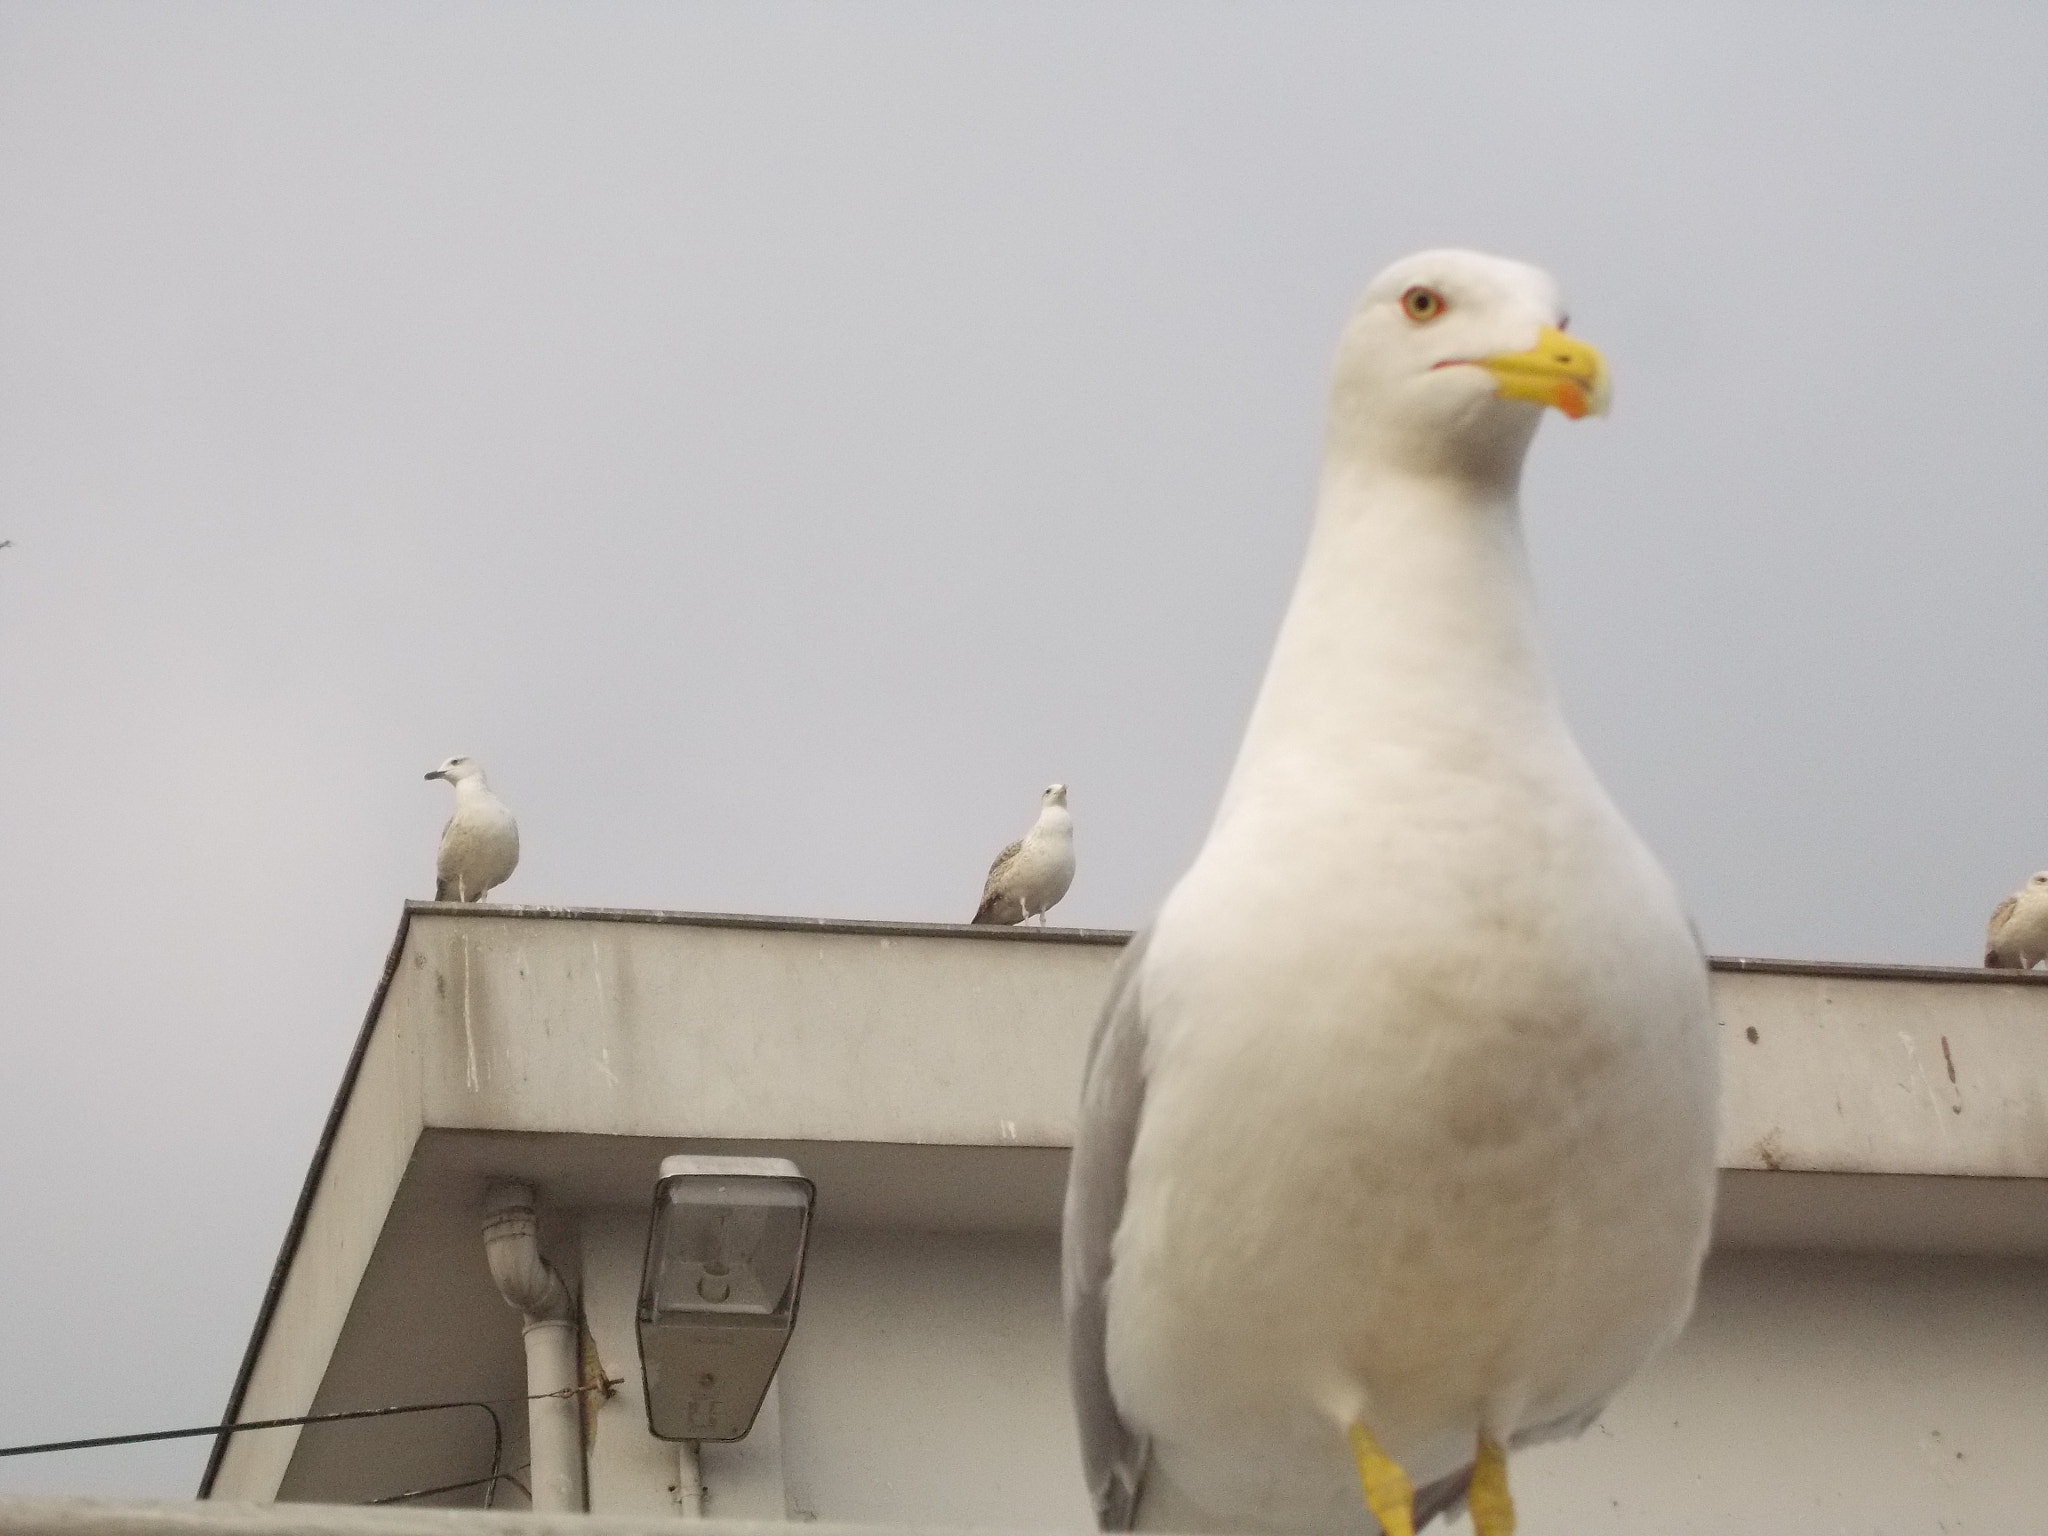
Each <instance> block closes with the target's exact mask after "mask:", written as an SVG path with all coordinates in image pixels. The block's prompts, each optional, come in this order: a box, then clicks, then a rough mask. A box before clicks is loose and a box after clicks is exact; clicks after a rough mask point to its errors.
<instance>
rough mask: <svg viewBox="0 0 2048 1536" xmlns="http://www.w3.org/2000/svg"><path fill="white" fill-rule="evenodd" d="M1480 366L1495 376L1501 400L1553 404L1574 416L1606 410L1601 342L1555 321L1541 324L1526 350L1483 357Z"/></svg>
mask: <svg viewBox="0 0 2048 1536" xmlns="http://www.w3.org/2000/svg"><path fill="white" fill-rule="evenodd" d="M1479 366H1480V367H1482V368H1484V369H1485V370H1486V371H1487V372H1488V373H1490V374H1492V375H1493V376H1494V378H1495V380H1496V381H1497V382H1496V384H1495V387H1494V393H1495V394H1497V395H1499V396H1500V397H1501V398H1502V399H1503V400H1531V401H1534V402H1535V403H1536V404H1537V405H1554V406H1556V407H1557V408H1558V409H1559V410H1560V411H1563V412H1564V413H1565V415H1567V416H1569V417H1571V419H1572V420H1574V421H1577V420H1578V419H1579V418H1580V417H1581V416H1600V415H1604V414H1605V413H1606V411H1607V397H1608V385H1607V360H1606V359H1605V358H1604V357H1602V356H1601V355H1600V349H1599V348H1598V347H1596V346H1593V345H1592V344H1591V343H1589V342H1584V341H1580V340H1579V339H1578V338H1577V337H1576V336H1567V335H1565V333H1564V332H1563V331H1560V330H1559V329H1558V328H1557V327H1556V326H1554V325H1546V326H1545V327H1543V329H1542V331H1541V332H1540V333H1539V334H1538V335H1537V337H1536V345H1535V346H1533V347H1531V348H1530V349H1529V350H1528V351H1526V352H1499V353H1496V354H1495V355H1494V356H1492V357H1482V358H1481V359H1480V360H1479Z"/></svg>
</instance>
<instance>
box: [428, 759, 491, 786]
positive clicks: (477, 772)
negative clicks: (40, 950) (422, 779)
mask: <svg viewBox="0 0 2048 1536" xmlns="http://www.w3.org/2000/svg"><path fill="white" fill-rule="evenodd" d="M483 776H484V771H483V769H482V768H481V767H479V766H478V765H477V764H476V762H475V761H474V760H472V759H470V758H467V757H451V758H449V759H448V761H447V762H445V763H443V764H442V765H441V766H440V767H438V768H436V769H435V770H434V771H433V772H432V773H430V774H428V775H427V777H428V778H430V779H446V780H447V781H448V782H449V783H450V784H460V783H461V782H462V781H463V780H464V779H480V778H482V777H483Z"/></svg>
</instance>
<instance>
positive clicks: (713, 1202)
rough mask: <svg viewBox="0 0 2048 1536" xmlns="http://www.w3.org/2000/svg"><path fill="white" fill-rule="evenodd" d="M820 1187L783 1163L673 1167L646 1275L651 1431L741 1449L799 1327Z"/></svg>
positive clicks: (660, 1183) (661, 1196)
mask: <svg viewBox="0 0 2048 1536" xmlns="http://www.w3.org/2000/svg"><path fill="white" fill-rule="evenodd" d="M816 1194H817V1191H816V1188H815V1186H813V1185H812V1183H811V1181H810V1180H809V1179H807V1178H805V1177H804V1176H803V1174H802V1173H801V1172H800V1171H799V1170H798V1168H797V1166H796V1164H795V1163H792V1162H790V1161H789V1160H788V1159H786V1158H780V1157H692V1156H683V1157H668V1158H663V1159H662V1163H661V1176H660V1178H659V1179H658V1180H657V1182H656V1183H655V1186H654V1215H653V1219H652V1220H651V1221H650V1222H649V1223H648V1228H647V1258H646V1262H645V1263H644V1264H643V1265H642V1266H641V1270H640V1307H639V1318H638V1321H639V1333H640V1371H641V1379H642V1381H643V1383H644V1385H645V1388H646V1397H647V1427H648V1429H649V1430H650V1431H651V1432H652V1433H653V1434H655V1435H656V1436H657V1437H658V1438H660V1439H663V1440H740V1439H744V1438H745V1437H746V1434H747V1431H748V1430H750V1429H752V1428H753V1427H754V1416H755V1415H756V1414H758V1413H759V1412H760V1411H761V1401H762V1399H763V1398H765V1397H766V1396H767V1395H768V1384H769V1382H771V1381H772V1380H774V1377H775V1367H776V1366H777V1365H778V1364H780V1363H781V1360H782V1351H783V1349H784V1347H785V1346H786V1345H787V1344H788V1343H789V1335H790V1332H791V1330H792V1329H793V1328H795V1326H796V1303H797V1293H798V1292H799V1290H800V1289H801V1288H802V1286H803V1273H804V1243H805V1240H806V1239H807V1238H808V1237H809V1235H810V1227H811V1206H812V1203H813V1201H814V1200H815V1198H816Z"/></svg>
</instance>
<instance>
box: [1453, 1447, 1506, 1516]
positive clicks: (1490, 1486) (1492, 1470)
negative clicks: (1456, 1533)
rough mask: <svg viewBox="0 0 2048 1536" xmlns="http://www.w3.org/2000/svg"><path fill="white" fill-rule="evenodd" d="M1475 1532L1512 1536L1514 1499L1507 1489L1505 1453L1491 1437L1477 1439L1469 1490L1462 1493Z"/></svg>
mask: <svg viewBox="0 0 2048 1536" xmlns="http://www.w3.org/2000/svg"><path fill="white" fill-rule="evenodd" d="M1465 1506H1466V1508H1468V1509H1469V1510H1471V1512H1472V1529H1473V1531H1474V1532H1475V1533H1476V1536H1515V1501H1514V1499H1513V1498H1512V1497H1511V1496H1510V1495H1509V1493H1508V1456H1507V1452H1506V1451H1503V1450H1502V1449H1501V1448H1500V1447H1499V1446H1497V1445H1495V1444H1494V1443H1493V1442H1492V1441H1491V1440H1481V1441H1480V1442H1479V1454H1478V1456H1477V1457H1475V1458H1474V1459H1473V1462H1472V1490H1471V1492H1469V1493H1468V1494H1466V1496H1465Z"/></svg>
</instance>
